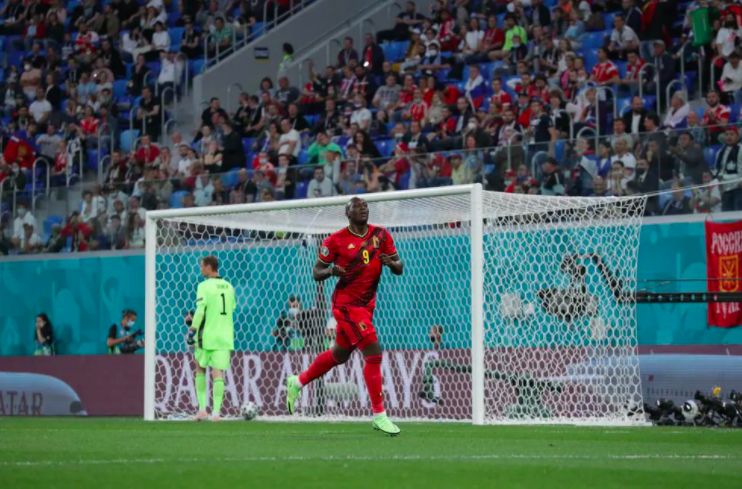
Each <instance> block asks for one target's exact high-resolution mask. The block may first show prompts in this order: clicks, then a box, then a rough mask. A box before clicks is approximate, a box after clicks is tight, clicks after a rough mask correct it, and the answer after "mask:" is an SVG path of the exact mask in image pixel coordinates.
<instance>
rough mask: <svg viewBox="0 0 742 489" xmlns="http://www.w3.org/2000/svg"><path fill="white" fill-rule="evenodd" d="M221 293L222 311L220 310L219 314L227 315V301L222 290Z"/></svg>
mask: <svg viewBox="0 0 742 489" xmlns="http://www.w3.org/2000/svg"><path fill="white" fill-rule="evenodd" d="M221 295H222V312H221V315H222V316H226V315H227V301H226V299H225V298H224V292H222V294H221Z"/></svg>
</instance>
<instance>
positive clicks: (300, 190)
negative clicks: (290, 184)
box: [294, 181, 309, 199]
mask: <svg viewBox="0 0 742 489" xmlns="http://www.w3.org/2000/svg"><path fill="white" fill-rule="evenodd" d="M307 187H309V184H308V183H307V182H305V181H299V182H297V183H296V188H295V189H294V198H295V199H304V198H306V196H307Z"/></svg>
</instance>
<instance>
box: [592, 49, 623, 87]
mask: <svg viewBox="0 0 742 489" xmlns="http://www.w3.org/2000/svg"><path fill="white" fill-rule="evenodd" d="M590 80H592V81H594V82H595V83H597V84H598V85H612V84H614V83H617V82H619V81H620V77H619V74H618V68H616V65H615V64H613V62H612V61H611V60H610V59H608V51H607V50H606V49H604V48H598V63H597V64H596V65H595V66H594V67H593V69H592V72H591V73H590ZM601 96H603V93H602V92H601Z"/></svg>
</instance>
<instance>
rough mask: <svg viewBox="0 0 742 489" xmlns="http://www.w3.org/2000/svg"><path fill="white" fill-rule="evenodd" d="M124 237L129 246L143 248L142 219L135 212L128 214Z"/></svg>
mask: <svg viewBox="0 0 742 489" xmlns="http://www.w3.org/2000/svg"><path fill="white" fill-rule="evenodd" d="M126 238H127V243H128V247H129V248H131V249H142V248H144V219H143V218H142V217H140V215H139V214H137V213H133V214H131V213H130V214H129V222H128V224H127V226H126Z"/></svg>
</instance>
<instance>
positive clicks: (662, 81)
mask: <svg viewBox="0 0 742 489" xmlns="http://www.w3.org/2000/svg"><path fill="white" fill-rule="evenodd" d="M652 46H653V55H654V56H653V59H652V63H653V64H654V66H655V70H656V71H657V73H656V75H655V80H654V81H653V82H652V83H651V84H650V87H649V91H650V93H651V92H652V91H654V90H655V87H656V85H654V84H655V83H659V85H660V99H661V100H662V99H663V97H664V96H665V90H664V88H665V87H666V86H667V85H668V84H669V83H670V82H671V81H673V80H674V79H675V60H674V59H673V58H672V56H671V55H670V54H669V53H668V52H667V50H666V48H665V42H664V41H662V40H659V39H657V40H655V41H654V42H653V43H652ZM662 105H663V107H664V100H663V104H662Z"/></svg>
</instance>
